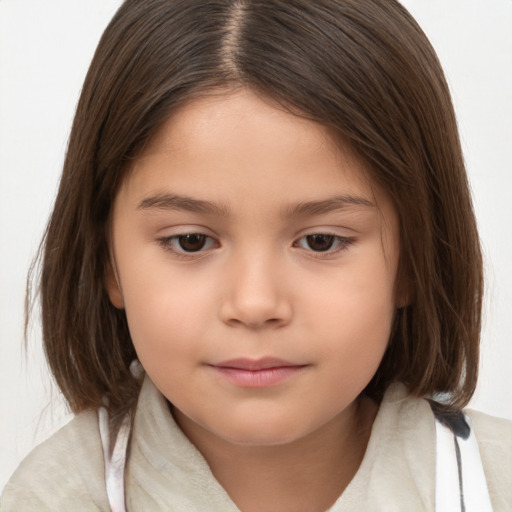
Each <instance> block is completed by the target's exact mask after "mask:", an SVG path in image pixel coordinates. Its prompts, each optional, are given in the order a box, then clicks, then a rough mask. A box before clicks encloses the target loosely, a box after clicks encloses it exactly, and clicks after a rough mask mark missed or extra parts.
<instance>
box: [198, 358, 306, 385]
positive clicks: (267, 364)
mask: <svg viewBox="0 0 512 512" xmlns="http://www.w3.org/2000/svg"><path fill="white" fill-rule="evenodd" d="M208 366H210V367H211V368H212V369H213V370H214V371H215V372H216V373H217V374H218V375H220V376H221V377H223V378H224V379H226V380H228V381H229V382H231V383H232V384H235V385H237V386H240V387H245V388H265V387H271V386H276V385H278V384H281V383H282V382H284V381H286V380H288V379H290V378H291V377H293V376H295V375H297V374H298V373H300V372H302V370H303V369H304V368H305V367H306V366H308V365H305V364H296V363H292V362H289V361H284V360H282V359H276V358H273V357H264V358H261V359H249V358H239V359H230V360H228V361H221V362H219V363H214V364H209V365H208Z"/></svg>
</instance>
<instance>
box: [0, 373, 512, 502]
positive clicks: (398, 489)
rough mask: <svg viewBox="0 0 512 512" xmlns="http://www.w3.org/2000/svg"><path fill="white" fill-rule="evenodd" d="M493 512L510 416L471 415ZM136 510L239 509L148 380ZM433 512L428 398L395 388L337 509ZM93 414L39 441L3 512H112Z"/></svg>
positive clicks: (502, 482) (134, 486) (511, 471)
mask: <svg viewBox="0 0 512 512" xmlns="http://www.w3.org/2000/svg"><path fill="white" fill-rule="evenodd" d="M468 414H469V416H470V417H471V420H472V423H473V427H474V429H475V432H476V436H477V439H478V443H479V447H480V452H481V456H482V461H483V465H484V471H485V475H486V478H487V483H488V487H489V492H490V496H491V501H492V504H493V508H494V512H509V511H511V510H512V422H509V421H506V420H501V419H497V418H492V417H489V416H486V415H484V414H481V413H477V412H471V411H469V412H468ZM126 507H127V510H128V511H134V512H139V511H144V512H146V511H149V512H152V511H155V512H157V511H162V512H163V511H165V512H168V511H178V512H205V511H209V512H236V511H237V510H238V509H237V507H236V506H235V504H234V503H233V502H232V501H231V499H230V498H229V496H228V495H227V493H226V492H225V491H224V489H223V488H222V487H221V486H220V484H219V483H218V482H217V481H216V480H215V478H214V476H213V475H212V473H211V472H210V469H209V467H208V465H207V463H206V461H205V460H204V458H203V457H202V456H201V454H200V453H199V452H198V451H197V450H196V449H195V447H194V446H193V445H192V444H191V443H190V442H189V441H188V440H187V438H186V437H185V436H184V435H183V433H182V432H181V430H180V429H179V428H178V426H177V425H176V423H175V422H174V420H173V418H172V415H171V414H170V412H169V408H168V407H167V403H166V401H165V399H164V398H163V396H162V395H161V394H160V393H159V392H158V390H157V389H156V388H155V387H154V385H153V384H152V382H151V381H150V380H149V379H148V378H146V380H145V382H144V385H143V388H142V392H141V396H140V400H139V405H138V408H137V412H136V416H135V422H134V427H133V435H132V441H131V445H130V456H129V461H128V465H127V471H126ZM434 509H435V424H434V417H433V414H432V412H431V409H430V406H429V405H428V403H427V402H426V401H425V400H420V399H414V398H411V397H409V396H408V395H407V392H406V389H405V387H404V386H402V385H399V384H397V385H393V386H391V387H390V389H389V390H388V391H387V393H386V395H385V397H384V400H383V402H382V404H381V406H380V409H379V412H378V415H377V418H376V419H375V422H374V425H373V428H372V433H371V438H370V441H369V444H368V448H367V450H366V454H365V456H364V459H363V462H362V463H361V466H360V468H359V470H358V472H357V473H356V475H355V476H354V478H353V480H352V482H351V483H350V485H349V486H348V487H347V489H346V490H345V491H344V493H343V494H342V495H341V496H340V497H339V498H338V500H337V501H336V503H335V504H334V505H333V506H332V507H331V509H330V512H374V511H375V512H400V511H404V512H421V511H433V510H434ZM109 510H110V508H109V505H108V500H107V496H106V491H105V482H104V463H103V452H102V447H101V442H100V436H99V431H98V418H97V414H96V412H95V411H87V412H83V413H81V414H79V415H78V416H77V417H75V418H74V419H73V420H72V421H71V422H70V423H69V424H68V425H66V426H65V427H63V428H62V429H61V430H60V431H59V432H57V433H56V434H55V435H54V436H52V437H51V438H50V439H48V440H47V441H46V442H44V443H43V444H41V445H40V446H38V447H37V448H36V449H35V450H34V451H33V452H32V453H31V454H30V455H29V456H28V457H27V458H26V459H25V460H24V461H23V462H22V463H21V465H20V466H19V468H18V469H17V471H16V472H15V473H14V475H13V476H12V478H11V480H10V481H9V483H8V484H7V486H6V487H5V490H4V495H3V496H2V499H1V501H0V511H1V512H25V511H34V512H35V511H37V512H50V511H51V512H60V511H63V512H64V511H66V512H69V511H80V512H89V511H90V512H92V511H109Z"/></svg>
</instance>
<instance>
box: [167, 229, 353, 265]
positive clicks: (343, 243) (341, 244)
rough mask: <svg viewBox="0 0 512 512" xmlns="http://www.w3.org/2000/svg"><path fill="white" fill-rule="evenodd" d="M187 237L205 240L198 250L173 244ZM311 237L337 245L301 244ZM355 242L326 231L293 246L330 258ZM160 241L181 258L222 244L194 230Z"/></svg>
mask: <svg viewBox="0 0 512 512" xmlns="http://www.w3.org/2000/svg"><path fill="white" fill-rule="evenodd" d="M185 237H204V239H205V242H204V244H203V245H202V246H201V247H200V248H199V249H198V250H197V251H187V250H184V249H183V247H180V248H176V247H174V246H173V245H174V244H176V243H177V244H179V245H181V244H180V239H183V238H185ZM310 237H329V238H332V240H331V241H332V245H335V246H336V247H335V248H334V249H333V248H332V247H328V248H327V249H326V250H321V251H315V250H312V249H311V247H310V249H309V250H308V249H307V248H305V247H302V246H301V245H300V242H301V241H302V240H307V239H308V238H310ZM212 242H213V244H212ZM354 242H355V240H354V238H351V237H343V236H339V235H335V234H333V233H328V232H325V233H322V232H319V233H309V234H307V235H303V236H301V237H300V238H299V239H297V240H296V241H295V242H294V243H293V247H298V248H300V247H302V248H303V249H305V250H306V251H308V252H310V253H311V255H314V257H316V258H328V257H329V256H332V255H334V254H337V253H339V252H342V251H345V250H347V249H348V248H349V246H350V245H352V244H353V243H354ZM158 243H159V244H160V246H161V247H162V248H163V249H164V250H166V251H169V252H171V253H173V254H174V255H176V256H178V257H180V258H189V259H190V258H194V257H195V258H197V257H200V256H204V255H206V254H208V252H207V251H208V250H209V249H212V248H218V247H219V246H220V244H219V243H218V242H217V241H216V240H215V239H214V238H213V237H211V236H209V235H205V234H204V233H194V232H191V233H180V234H179V235H173V236H169V237H164V238H159V239H158ZM308 244H309V243H308ZM205 245H210V246H209V247H207V248H206V249H205V247H204V246H205Z"/></svg>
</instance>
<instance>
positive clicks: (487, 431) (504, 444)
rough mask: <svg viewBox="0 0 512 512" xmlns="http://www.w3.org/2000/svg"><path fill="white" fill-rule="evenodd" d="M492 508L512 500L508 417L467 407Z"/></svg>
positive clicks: (502, 507)
mask: <svg viewBox="0 0 512 512" xmlns="http://www.w3.org/2000/svg"><path fill="white" fill-rule="evenodd" d="M465 412H466V413H467V415H468V416H469V418H470V420H471V423H472V426H473V429H474V432H475V436H476V439H477V442H478V448H479V450H480V456H481V458H482V464H483V468H484V473H485V477H486V479H487V484H488V486H489V493H490V495H491V500H492V502H493V504H494V506H495V509H496V510H507V509H508V507H510V503H512V421H509V420H505V419H502V418H495V417H493V416H489V415H487V414H484V413H481V412H478V411H472V410H467V411H465Z"/></svg>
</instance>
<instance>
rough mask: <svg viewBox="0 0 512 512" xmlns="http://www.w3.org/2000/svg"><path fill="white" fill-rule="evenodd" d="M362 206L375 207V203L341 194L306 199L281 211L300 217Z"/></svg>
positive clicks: (290, 215)
mask: <svg viewBox="0 0 512 512" xmlns="http://www.w3.org/2000/svg"><path fill="white" fill-rule="evenodd" d="M353 206H363V207H365V208H375V207H376V205H375V203H373V202H372V201H370V200H369V199H366V198H364V197H359V196H351V195H341V196H334V197H330V198H328V199H323V200H320V201H307V202H302V203H298V204H297V205H293V206H292V207H289V208H286V209H285V210H284V212H283V215H284V216H285V217H300V216H305V215H321V214H324V213H330V212H333V211H336V210H343V209H346V208H348V207H353Z"/></svg>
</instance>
